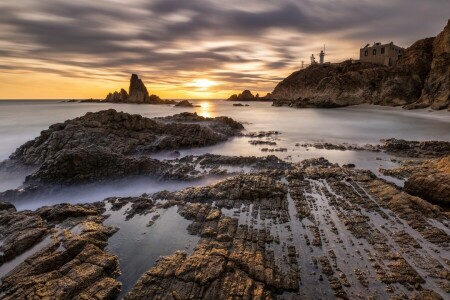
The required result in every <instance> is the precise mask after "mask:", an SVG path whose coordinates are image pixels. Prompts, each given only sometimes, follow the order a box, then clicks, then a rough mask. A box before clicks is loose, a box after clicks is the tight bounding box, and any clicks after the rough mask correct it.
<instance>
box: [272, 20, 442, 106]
mask: <svg viewBox="0 0 450 300" xmlns="http://www.w3.org/2000/svg"><path fill="white" fill-rule="evenodd" d="M271 97H272V98H273V99H274V102H273V105H274V106H283V105H286V106H291V107H299V108H301V107H324V108H325V107H326V108H329V107H341V106H348V105H356V104H362V103H370V104H378V105H388V106H403V107H404V108H406V109H413V108H423V107H428V106H431V108H433V109H445V108H447V107H448V106H449V104H450V20H449V24H448V25H447V26H446V27H445V29H444V30H443V31H442V32H441V33H440V34H439V35H438V36H437V37H436V38H426V39H422V40H419V41H417V42H415V43H414V44H413V45H412V46H410V47H409V48H408V49H406V51H405V53H404V55H403V57H402V58H401V59H400V60H399V61H398V62H397V64H396V65H394V66H392V67H388V66H383V65H375V64H370V63H361V62H353V61H345V62H342V63H338V64H322V65H321V64H314V65H311V66H309V67H308V68H306V69H303V70H300V71H297V72H294V73H293V74H291V75H290V76H289V77H287V78H286V79H284V80H283V81H281V82H280V83H279V84H278V85H277V86H276V87H275V89H274V91H273V93H272V95H271Z"/></svg>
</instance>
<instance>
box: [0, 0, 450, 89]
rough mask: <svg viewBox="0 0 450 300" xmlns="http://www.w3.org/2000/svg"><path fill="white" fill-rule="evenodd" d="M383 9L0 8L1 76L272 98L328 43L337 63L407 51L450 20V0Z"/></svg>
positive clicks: (135, 4)
mask: <svg viewBox="0 0 450 300" xmlns="http://www.w3.org/2000/svg"><path fill="white" fill-rule="evenodd" d="M379 2H380V1H377V2H375V1H367V0H332V1H328V0H327V1H325V0H303V1H294V0H270V1H264V3H261V1H257V0H248V1H246V2H245V5H243V3H242V1H241V0H239V1H237V0H229V1H222V0H220V1H219V0H190V1H185V0H153V1H148V0H147V1H145V0H130V1H123V0H102V1H88V0H78V1H72V2H69V1H63V0H46V1H32V0H18V1H8V2H7V3H1V4H0V31H1V33H2V34H1V35H0V54H1V57H0V68H1V69H3V70H7V71H8V72H41V73H43V72H45V73H54V74H57V75H59V76H65V77H77V76H78V77H82V78H85V77H89V76H90V75H89V74H90V73H91V74H93V75H92V78H102V76H103V77H104V79H105V80H118V78H119V77H123V78H126V77H128V74H129V73H130V72H137V71H138V72H140V73H141V74H142V73H143V74H145V76H146V77H147V78H151V79H152V81H153V82H157V83H160V84H162V85H163V84H171V85H174V86H182V85H183V83H185V82H186V80H190V77H192V76H195V74H197V76H203V77H207V76H216V77H217V76H218V77H217V78H216V79H217V80H219V81H220V82H221V85H220V86H218V87H216V88H217V89H218V88H223V87H224V86H226V85H227V84H228V86H231V89H233V88H234V87H239V88H241V87H246V88H252V89H256V90H258V89H259V90H261V89H268V90H270V89H271V88H270V86H271V85H272V87H273V85H275V83H276V80H278V79H279V78H282V76H285V75H288V74H289V72H291V71H293V70H295V69H296V68H298V66H299V65H300V62H301V61H302V60H305V61H307V60H308V57H309V56H310V54H311V53H312V52H318V51H319V49H320V47H321V45H323V44H324V43H326V44H327V45H330V46H329V49H330V53H329V55H328V57H327V58H328V59H329V60H334V61H337V60H340V59H343V58H347V57H350V56H354V55H356V53H357V49H358V47H359V46H361V45H362V44H365V43H366V42H373V41H375V40H377V41H378V40H380V41H390V40H393V41H396V42H397V41H398V42H399V43H401V44H402V45H404V46H408V45H409V44H411V43H412V42H413V41H415V40H416V39H418V38H422V37H425V36H430V35H436V34H437V33H438V32H439V31H440V30H441V29H442V28H443V26H444V25H445V23H446V20H447V18H448V12H449V11H450V2H449V1H447V0H431V1H426V2H425V1H420V0H392V1H389V2H388V1H383V3H379ZM419 17H420V20H422V21H421V22H418V21H417V20H418V18H419ZM29 60H32V62H31V63H30V61H29ZM108 74H113V76H111V75H108ZM220 74H221V75H220ZM246 83H247V85H246ZM236 84H237V85H236ZM167 88H168V89H169V88H170V87H167Z"/></svg>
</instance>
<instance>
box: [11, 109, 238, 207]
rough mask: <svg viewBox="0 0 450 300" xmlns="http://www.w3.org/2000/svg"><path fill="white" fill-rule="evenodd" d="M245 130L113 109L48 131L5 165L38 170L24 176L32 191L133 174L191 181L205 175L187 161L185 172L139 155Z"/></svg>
mask: <svg viewBox="0 0 450 300" xmlns="http://www.w3.org/2000/svg"><path fill="white" fill-rule="evenodd" d="M243 128H244V127H243V126H242V125H241V124H240V123H238V122H236V121H234V120H232V119H230V118H227V117H216V118H204V117H201V116H198V115H197V114H196V113H181V114H177V115H173V116H169V117H164V118H154V119H148V118H144V117H142V116H140V115H130V114H127V113H123V112H117V111H115V110H113V109H110V110H106V111H100V112H96V113H87V114H86V115H85V116H82V117H79V118H75V119H72V120H68V121H66V122H64V123H59V124H54V125H52V126H50V128H49V129H48V130H44V131H42V132H41V135H40V136H39V137H37V138H36V139H34V140H32V141H29V142H27V143H25V144H24V145H22V146H21V147H19V148H18V149H17V150H16V151H15V153H13V154H12V155H11V160H10V161H7V163H4V164H3V165H4V166H5V167H11V168H12V167H13V166H14V165H18V167H19V166H21V165H31V166H36V167H38V169H37V170H36V171H35V172H34V173H32V174H31V175H29V176H27V177H26V180H25V185H26V186H27V187H28V188H29V189H32V188H36V187H39V186H45V184H65V185H66V184H74V183H81V182H95V181H99V180H104V179H113V178H120V177H124V176H132V175H145V176H151V177H154V178H157V179H184V180H187V179H191V178H192V179H193V178H196V177H200V176H205V174H204V173H201V172H199V171H196V170H195V166H194V163H193V162H187V161H186V160H184V161H185V162H186V163H183V166H182V167H181V165H173V164H170V163H168V162H164V161H160V160H157V159H152V158H149V157H148V156H146V155H141V154H145V153H147V154H148V153H154V152H158V151H162V150H176V149H181V148H193V147H202V146H209V145H214V144H217V143H220V142H224V141H226V140H228V139H229V138H230V137H232V136H234V135H238V134H240V131H241V130H242V129H243ZM206 174H207V173H206ZM10 192H11V193H9V192H6V194H8V195H9V196H8V197H7V198H8V199H9V197H11V198H14V197H16V196H13V195H18V194H20V193H19V192H18V191H17V190H15V192H13V191H10ZM22 192H23V193H26V192H28V189H23V190H22ZM23 193H22V194H23Z"/></svg>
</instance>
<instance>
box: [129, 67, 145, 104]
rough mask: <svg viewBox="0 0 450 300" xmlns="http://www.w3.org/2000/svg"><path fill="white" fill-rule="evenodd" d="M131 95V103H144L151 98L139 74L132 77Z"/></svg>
mask: <svg viewBox="0 0 450 300" xmlns="http://www.w3.org/2000/svg"><path fill="white" fill-rule="evenodd" d="M129 94H130V96H129V97H128V101H129V102H136V103H143V102H145V101H146V99H147V98H148V97H149V94H148V91H147V88H146V87H145V85H144V83H143V82H142V80H141V79H140V78H139V77H138V76H137V74H132V75H131V79H130V89H129Z"/></svg>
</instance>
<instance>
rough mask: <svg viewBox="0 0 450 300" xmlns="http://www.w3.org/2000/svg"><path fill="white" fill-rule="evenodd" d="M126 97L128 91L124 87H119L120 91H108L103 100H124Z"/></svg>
mask: <svg viewBox="0 0 450 300" xmlns="http://www.w3.org/2000/svg"><path fill="white" fill-rule="evenodd" d="M127 99H128V93H127V91H125V90H124V89H120V92H114V93H113V94H111V93H109V94H108V96H106V98H105V101H107V102H125V101H127Z"/></svg>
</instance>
